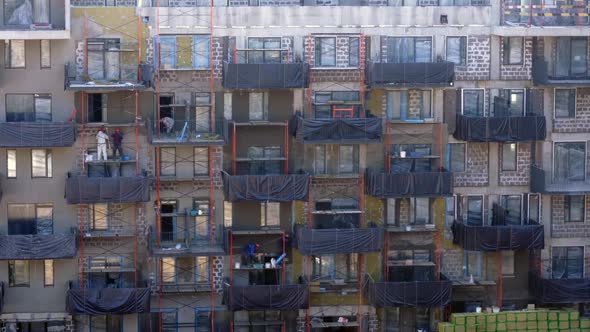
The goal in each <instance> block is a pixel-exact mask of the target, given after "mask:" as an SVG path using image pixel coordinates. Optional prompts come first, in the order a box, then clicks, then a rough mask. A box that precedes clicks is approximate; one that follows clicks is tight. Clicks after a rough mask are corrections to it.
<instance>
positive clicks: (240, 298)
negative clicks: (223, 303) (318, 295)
mask: <svg viewBox="0 0 590 332" xmlns="http://www.w3.org/2000/svg"><path fill="white" fill-rule="evenodd" d="M226 292H227V294H226V295H227V306H228V309H229V310H232V311H238V310H298V309H307V308H308V307H309V287H308V286H307V285H253V286H230V287H227V289H226Z"/></svg>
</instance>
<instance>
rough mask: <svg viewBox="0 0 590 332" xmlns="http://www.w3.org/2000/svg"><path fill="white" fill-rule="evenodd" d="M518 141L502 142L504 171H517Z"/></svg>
mask: <svg viewBox="0 0 590 332" xmlns="http://www.w3.org/2000/svg"><path fill="white" fill-rule="evenodd" d="M516 159H517V153H516V143H504V144H502V168H501V169H502V171H516Z"/></svg>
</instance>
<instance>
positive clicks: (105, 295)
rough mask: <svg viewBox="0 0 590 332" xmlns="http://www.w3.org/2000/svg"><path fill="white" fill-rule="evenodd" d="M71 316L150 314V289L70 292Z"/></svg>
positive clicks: (77, 290) (67, 303) (73, 290)
mask: <svg viewBox="0 0 590 332" xmlns="http://www.w3.org/2000/svg"><path fill="white" fill-rule="evenodd" d="M66 310H67V311H68V312H69V313H70V314H74V315H75V314H87V315H124V314H134V313H139V314H143V313H149V312H150V289H149V288H99V289H95V288H84V289H70V290H68V297H67V299H66Z"/></svg>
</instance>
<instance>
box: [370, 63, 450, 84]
mask: <svg viewBox="0 0 590 332" xmlns="http://www.w3.org/2000/svg"><path fill="white" fill-rule="evenodd" d="M367 69H368V72H367V83H368V84H369V85H371V86H383V87H448V86H453V85H454V81H455V64H453V63H452V62H425V63H387V62H375V63H371V64H369V65H368V67H367Z"/></svg>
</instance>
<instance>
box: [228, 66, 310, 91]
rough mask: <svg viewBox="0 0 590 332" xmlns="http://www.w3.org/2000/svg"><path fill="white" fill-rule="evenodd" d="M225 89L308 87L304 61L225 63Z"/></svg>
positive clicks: (307, 67) (306, 68) (306, 69)
mask: <svg viewBox="0 0 590 332" xmlns="http://www.w3.org/2000/svg"><path fill="white" fill-rule="evenodd" d="M225 68H226V70H225V74H224V77H223V87H224V88H226V89H295V88H307V87H309V79H308V77H309V75H308V73H309V65H308V64H306V63H272V64H271V63H268V64H255V63H237V64H236V63H227V64H226V66H225Z"/></svg>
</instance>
